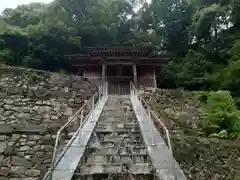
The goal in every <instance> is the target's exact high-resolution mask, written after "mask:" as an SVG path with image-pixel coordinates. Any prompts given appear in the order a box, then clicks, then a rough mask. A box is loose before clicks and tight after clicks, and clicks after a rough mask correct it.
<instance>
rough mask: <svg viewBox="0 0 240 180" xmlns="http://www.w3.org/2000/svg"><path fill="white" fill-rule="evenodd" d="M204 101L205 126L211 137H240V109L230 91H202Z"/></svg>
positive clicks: (202, 100) (201, 97)
mask: <svg viewBox="0 0 240 180" xmlns="http://www.w3.org/2000/svg"><path fill="white" fill-rule="evenodd" d="M199 100H200V101H201V102H202V103H204V104H205V105H204V107H205V114H204V116H203V128H204V129H205V130H206V132H207V134H208V135H210V136H211V137H219V138H230V139H233V138H237V137H240V111H239V110H238V108H237V106H236V104H235V101H234V99H233V98H232V96H231V95H230V92H228V91H217V92H209V93H206V92H205V93H202V94H201V95H200V96H199Z"/></svg>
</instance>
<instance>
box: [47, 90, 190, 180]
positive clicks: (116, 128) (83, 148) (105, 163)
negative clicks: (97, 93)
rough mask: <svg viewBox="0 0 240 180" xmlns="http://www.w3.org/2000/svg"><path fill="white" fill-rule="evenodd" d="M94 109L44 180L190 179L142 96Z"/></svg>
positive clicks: (114, 99)
mask: <svg viewBox="0 0 240 180" xmlns="http://www.w3.org/2000/svg"><path fill="white" fill-rule="evenodd" d="M94 107H95V108H94V109H92V112H91V113H90V114H89V116H87V118H86V122H85V124H84V125H83V126H82V127H79V128H78V130H77V131H76V133H75V135H74V136H73V137H72V138H71V140H70V142H71V143H69V147H68V148H67V149H66V152H65V154H63V155H62V156H59V157H58V158H57V160H56V163H55V165H54V167H53V168H52V169H50V171H49V172H48V174H46V176H45V178H44V180H113V179H114V180H136V179H139V180H155V179H158V180H187V179H186V177H185V175H184V173H183V172H182V170H181V168H180V167H179V165H178V163H177V162H176V161H175V159H174V158H173V155H172V152H171V143H170V138H168V142H167V143H166V142H165V141H164V139H163V138H162V135H161V134H160V133H159V132H158V130H157V129H156V127H155V125H154V123H153V120H152V116H151V115H150V114H151V113H150V111H149V108H147V109H148V110H146V109H145V108H146V104H145V105H143V101H142V100H141V98H140V97H139V96H138V95H137V94H134V93H132V94H131V95H128V96H127V95H121V96H120V95H111V96H110V95H109V96H103V97H102V98H101V99H100V100H99V102H98V103H97V104H96V105H95V106H94ZM166 131H167V130H166ZM168 137H169V136H168ZM167 144H168V146H167ZM169 147H170V148H169Z"/></svg>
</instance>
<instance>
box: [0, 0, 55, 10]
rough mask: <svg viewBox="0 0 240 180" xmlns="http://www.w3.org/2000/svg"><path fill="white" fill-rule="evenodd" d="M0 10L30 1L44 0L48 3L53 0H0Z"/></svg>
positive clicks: (38, 0)
mask: <svg viewBox="0 0 240 180" xmlns="http://www.w3.org/2000/svg"><path fill="white" fill-rule="evenodd" d="M0 1H1V2H0V12H2V11H3V10H4V9H5V8H16V7H17V6H18V5H22V4H29V3H31V2H44V3H49V2H52V1H53V0H0Z"/></svg>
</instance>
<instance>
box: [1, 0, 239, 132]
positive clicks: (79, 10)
mask: <svg viewBox="0 0 240 180" xmlns="http://www.w3.org/2000/svg"><path fill="white" fill-rule="evenodd" d="M239 34H240V0H152V1H151V2H146V1H144V0H104V1H102V0H71V1H69V0H55V1H53V2H52V3H50V4H43V3H32V4H29V5H21V6H18V7H17V8H16V9H5V10H4V11H3V12H2V14H1V15H0V64H1V63H5V64H8V65H16V66H25V67H31V68H38V69H44V70H50V71H59V70H60V69H64V70H67V69H68V65H67V63H66V61H64V54H71V53H83V48H82V47H85V46H109V47H113V46H138V45H151V46H154V47H155V50H154V53H155V54H158V53H160V52H162V51H168V52H171V53H173V55H174V56H173V58H172V60H171V61H170V62H169V64H168V67H167V69H166V73H165V74H166V77H165V79H166V80H165V81H163V82H167V85H164V87H168V88H177V87H183V88H186V89H189V90H215V91H217V90H226V91H229V92H230V93H231V95H232V96H233V98H234V99H235V100H237V99H239V94H240V90H239V89H240V36H239ZM225 96H227V97H228V98H226V99H222V100H223V101H227V100H229V98H230V95H225ZM213 97H214V96H213ZM213 97H212V98H213ZM210 100H211V98H210V99H209V101H210ZM229 101H230V100H229ZM209 103H210V104H212V105H211V106H210V105H209ZM226 103H227V102H226ZM228 103H230V102H228ZM237 104H240V103H239V101H238V102H237ZM209 106H210V107H209ZM215 106H216V109H221V108H223V107H221V108H220V107H218V106H219V104H218V102H216V101H214V98H213V99H212V100H211V102H207V108H210V109H212V108H213V109H215V108H214V107H215ZM232 106H234V107H235V105H232ZM209 111H210V112H209V113H210V115H208V116H206V118H210V119H209V121H211V119H219V118H220V119H221V118H222V116H223V115H221V114H218V113H215V110H214V113H213V112H212V113H211V111H212V110H209ZM219 111H223V112H221V113H224V114H226V113H227V115H226V117H225V118H226V119H228V118H230V119H231V118H233V117H229V116H230V114H232V113H233V112H234V113H235V114H234V115H232V116H234V118H235V116H236V118H237V116H238V113H237V111H238V110H236V111H235V109H234V108H233V107H232V110H231V111H230V110H226V109H224V108H223V109H221V110H219ZM229 111H230V112H229ZM211 114H212V115H211ZM213 116H216V117H215V118H213ZM224 121H225V120H224ZM214 122H215V120H214ZM231 122H232V121H231ZM234 122H236V123H237V122H238V121H237V120H236V121H234ZM210 126H211V123H210ZM228 128H229V127H227V128H226V127H225V128H222V130H224V131H221V130H220V129H219V130H220V131H219V130H218V131H217V132H216V133H219V132H221V133H222V134H226V133H225V130H226V132H227V135H229V133H231V131H232V130H233V129H231V128H230V129H228Z"/></svg>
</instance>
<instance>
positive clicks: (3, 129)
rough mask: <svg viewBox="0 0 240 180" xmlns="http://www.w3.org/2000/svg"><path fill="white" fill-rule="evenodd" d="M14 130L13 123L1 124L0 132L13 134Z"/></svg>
mask: <svg viewBox="0 0 240 180" xmlns="http://www.w3.org/2000/svg"><path fill="white" fill-rule="evenodd" d="M12 132H13V127H12V126H11V125H1V126H0V134H4V135H6V134H11V133H12Z"/></svg>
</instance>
